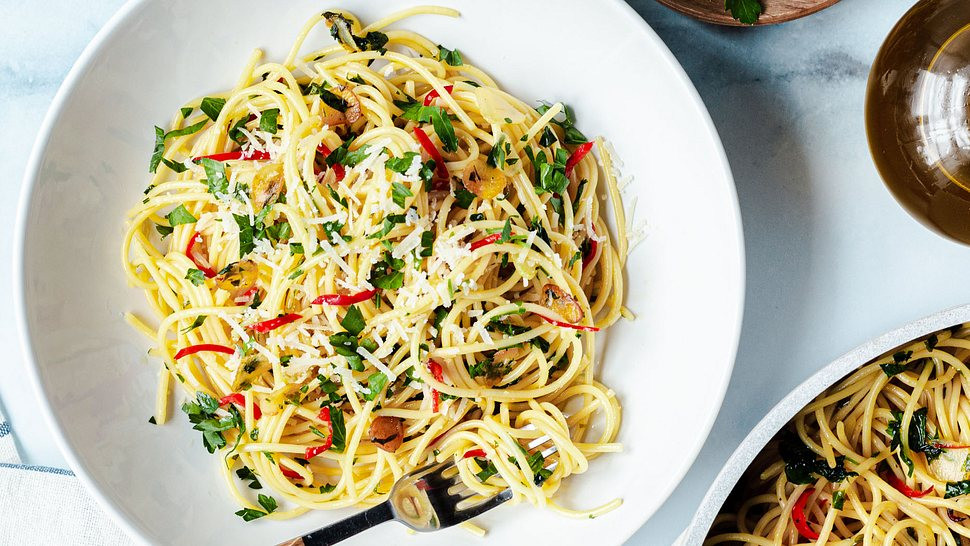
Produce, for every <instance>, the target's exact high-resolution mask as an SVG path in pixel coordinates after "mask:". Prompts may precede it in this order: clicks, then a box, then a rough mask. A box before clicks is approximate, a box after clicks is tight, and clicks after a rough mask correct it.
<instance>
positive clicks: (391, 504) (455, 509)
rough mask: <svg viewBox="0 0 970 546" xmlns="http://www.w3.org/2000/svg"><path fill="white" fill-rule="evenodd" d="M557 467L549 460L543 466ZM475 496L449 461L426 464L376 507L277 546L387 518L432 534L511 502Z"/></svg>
mask: <svg viewBox="0 0 970 546" xmlns="http://www.w3.org/2000/svg"><path fill="white" fill-rule="evenodd" d="M548 440H549V438H548V437H543V438H541V439H537V440H534V441H533V442H531V443H530V446H529V447H530V449H531V448H534V447H537V446H539V445H541V444H543V443H545V442H546V441H548ZM555 452H556V448H555V446H553V447H551V448H549V449H547V450H545V451H543V456H544V457H548V456H549V455H551V454H552V453H555ZM556 464H557V462H553V463H551V464H550V465H547V466H546V468H553V467H555V465H556ZM452 470H453V472H452ZM475 495H476V493H475V491H474V490H472V489H470V488H469V487H468V486H466V485H465V484H464V483H462V481H461V478H460V477H459V475H458V469H457V467H456V466H455V463H454V462H453V461H445V462H443V463H436V464H432V465H428V466H425V467H422V468H418V469H416V470H414V471H412V472H410V473H408V474H405V475H404V476H401V479H399V480H398V481H397V483H395V484H394V487H393V488H391V494H390V497H389V498H388V500H386V501H384V502H382V503H380V504H378V505H377V506H375V507H373V508H369V509H367V510H364V511H363V512H361V513H359V514H355V515H353V516H350V517H349V518H346V519H342V520H340V521H338V522H337V523H333V524H331V525H328V526H326V527H321V528H320V529H317V530H316V531H313V532H311V533H308V534H306V535H303V536H302V537H299V538H295V539H293V540H289V541H287V542H282V543H280V544H278V545H277V546H330V545H331V544H336V543H338V542H341V541H343V540H346V539H348V538H350V537H352V536H354V535H356V534H358V533H361V532H363V531H366V530H367V529H370V528H371V527H374V526H376V525H380V524H381V523H384V522H386V521H391V520H396V521H399V522H401V523H403V524H404V525H406V526H407V527H410V528H411V529H414V530H415V531H418V532H422V533H427V532H431V531H437V530H439V529H444V528H446V527H451V526H453V525H458V524H459V523H463V522H465V521H468V520H470V519H472V518H474V517H476V516H479V515H481V514H482V513H484V512H487V511H489V510H491V509H492V508H495V507H496V506H498V505H500V504H502V503H503V502H505V501H507V500H509V499H511V498H512V490H511V489H504V490H503V491H501V492H500V493H499V494H497V495H495V496H493V497H490V498H487V499H484V500H481V501H479V502H475V501H474V499H473V497H474V496H475Z"/></svg>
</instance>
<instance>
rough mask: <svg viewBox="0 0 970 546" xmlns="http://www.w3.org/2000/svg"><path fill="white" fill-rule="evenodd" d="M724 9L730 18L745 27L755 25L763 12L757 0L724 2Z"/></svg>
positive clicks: (727, 0)
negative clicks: (729, 14)
mask: <svg viewBox="0 0 970 546" xmlns="http://www.w3.org/2000/svg"><path fill="white" fill-rule="evenodd" d="M724 9H725V10H727V11H730V12H731V17H734V18H735V19H737V20H738V21H739V22H741V23H744V24H746V25H753V24H755V22H757V21H758V17H760V16H761V12H762V11H764V7H763V6H762V5H761V2H760V1H759V0H725V1H724Z"/></svg>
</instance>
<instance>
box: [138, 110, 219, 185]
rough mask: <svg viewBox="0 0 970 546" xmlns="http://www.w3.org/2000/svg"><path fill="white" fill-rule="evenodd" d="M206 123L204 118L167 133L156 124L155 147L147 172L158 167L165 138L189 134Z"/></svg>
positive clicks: (151, 171) (163, 150)
mask: <svg viewBox="0 0 970 546" xmlns="http://www.w3.org/2000/svg"><path fill="white" fill-rule="evenodd" d="M206 123H208V122H207V121H206V120H202V121H200V122H198V123H196V124H195V125H189V126H188V127H183V128H181V129H175V130H173V131H169V132H167V133H166V132H165V130H164V129H162V128H161V127H158V126H156V127H155V147H154V149H152V159H151V161H150V162H149V164H148V172H150V173H153V172H155V171H156V170H157V169H158V164H159V163H161V162H162V155H164V153H165V141H166V140H168V139H169V138H172V137H180V136H186V135H191V134H193V133H195V132H197V131H198V130H199V129H202V127H204V126H205V124H206ZM165 164H166V165H168V162H166V163H165ZM176 165H177V163H176ZM170 167H171V166H170ZM172 170H175V169H172ZM183 170H184V169H183ZM176 172H181V171H176Z"/></svg>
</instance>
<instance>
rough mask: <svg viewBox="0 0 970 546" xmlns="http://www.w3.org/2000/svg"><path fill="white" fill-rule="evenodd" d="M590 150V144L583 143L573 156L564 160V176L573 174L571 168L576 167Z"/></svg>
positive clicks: (591, 147) (591, 144) (591, 145)
mask: <svg viewBox="0 0 970 546" xmlns="http://www.w3.org/2000/svg"><path fill="white" fill-rule="evenodd" d="M592 149H593V143H592V142H584V143H582V144H580V145H579V146H577V147H576V149H575V150H574V151H573V154H572V155H571V156H569V159H567V160H566V176H569V175H571V174H572V173H573V168H574V167H576V165H577V164H579V162H580V161H582V159H583V158H584V157H586V154H588V153H589V151H590V150H592Z"/></svg>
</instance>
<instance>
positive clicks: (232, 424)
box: [182, 391, 246, 453]
mask: <svg viewBox="0 0 970 546" xmlns="http://www.w3.org/2000/svg"><path fill="white" fill-rule="evenodd" d="M218 409H219V401H218V400H216V399H215V398H213V397H212V396H209V395H208V394H206V393H205V392H203V391H198V392H197V393H196V395H195V401H194V402H185V403H183V404H182V411H184V412H185V414H186V415H188V416H189V421H190V422H191V423H193V424H194V425H195V426H193V427H192V428H193V429H194V430H198V431H201V432H202V444H203V445H204V446H205V448H206V450H207V451H208V452H209V453H215V451H216V450H217V449H222V448H223V447H225V446H226V438H225V436H223V435H222V433H223V432H224V431H227V430H231V429H233V428H238V429H239V435H240V436H241V435H242V434H243V433H244V432H245V430H246V425H245V423H244V421H243V418H242V415H240V413H239V410H237V409H236V406H233V405H232V404H230V405H229V406H228V410H229V415H227V416H225V417H218V416H216V411H217V410H218Z"/></svg>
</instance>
